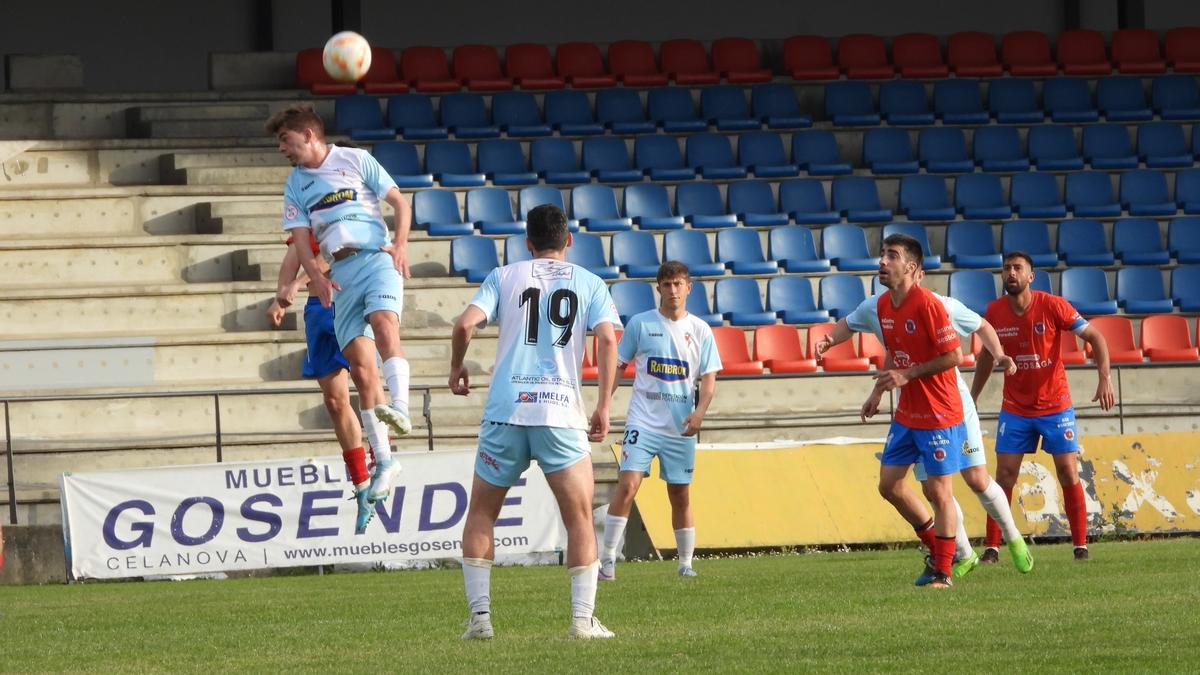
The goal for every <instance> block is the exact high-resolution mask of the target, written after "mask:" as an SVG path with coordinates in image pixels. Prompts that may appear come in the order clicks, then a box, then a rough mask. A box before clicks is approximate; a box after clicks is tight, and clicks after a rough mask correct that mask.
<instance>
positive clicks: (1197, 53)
mask: <svg viewBox="0 0 1200 675" xmlns="http://www.w3.org/2000/svg"><path fill="white" fill-rule="evenodd" d="M1163 47H1164V53H1165V55H1166V57H1167V63H1169V64H1170V65H1171V70H1174V71H1175V72H1177V73H1200V28H1196V27H1191V26H1188V27H1179V28H1172V29H1171V30H1169V31H1167V35H1166V37H1165V39H1164V40H1163Z"/></svg>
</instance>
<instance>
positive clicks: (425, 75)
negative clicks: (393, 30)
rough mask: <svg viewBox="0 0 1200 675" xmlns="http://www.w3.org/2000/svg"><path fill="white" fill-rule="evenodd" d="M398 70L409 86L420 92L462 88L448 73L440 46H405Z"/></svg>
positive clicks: (446, 62) (448, 68)
mask: <svg viewBox="0 0 1200 675" xmlns="http://www.w3.org/2000/svg"><path fill="white" fill-rule="evenodd" d="M400 70H402V71H403V72H404V79H405V80H406V81H407V82H408V84H409V86H411V87H413V88H415V89H416V90H417V91H422V92H447V91H458V90H459V89H461V88H462V83H461V82H459V81H458V80H457V79H455V77H454V76H453V75H451V74H450V63H449V62H448V61H447V60H446V52H444V51H442V49H441V47H406V48H405V49H404V51H403V52H402V53H401V54H400Z"/></svg>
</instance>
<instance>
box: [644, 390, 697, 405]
mask: <svg viewBox="0 0 1200 675" xmlns="http://www.w3.org/2000/svg"><path fill="white" fill-rule="evenodd" d="M638 393H639V394H641V393H642V392H638ZM642 395H643V396H645V397H646V399H647V400H650V401H666V402H667V403H691V402H692V397H691V396H689V395H687V394H672V393H669V392H665V391H648V392H646V393H645V394H642Z"/></svg>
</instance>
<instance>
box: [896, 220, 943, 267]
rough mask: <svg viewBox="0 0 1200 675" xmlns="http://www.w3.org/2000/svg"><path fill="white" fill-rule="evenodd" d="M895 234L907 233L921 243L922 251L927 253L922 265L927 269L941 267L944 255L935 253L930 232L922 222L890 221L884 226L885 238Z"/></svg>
mask: <svg viewBox="0 0 1200 675" xmlns="http://www.w3.org/2000/svg"><path fill="white" fill-rule="evenodd" d="M893 234H906V235H908V236H910V237H912V238H913V239H916V240H917V243H919V244H921V251H922V252H923V253H924V254H925V260H924V261H923V263H922V267H924V268H925V269H927V270H936V269H941V267H942V256H940V255H934V254H933V247H932V246H930V245H929V234H928V233H927V232H926V231H925V226H924V225H922V224H921V223H888V224H887V225H884V226H883V237H882V238H883V239H886V238H888V237H889V236H891V235H893Z"/></svg>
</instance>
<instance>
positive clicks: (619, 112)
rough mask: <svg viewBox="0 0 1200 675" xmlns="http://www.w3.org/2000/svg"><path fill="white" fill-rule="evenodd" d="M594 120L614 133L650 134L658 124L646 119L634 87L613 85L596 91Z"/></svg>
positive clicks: (640, 100)
mask: <svg viewBox="0 0 1200 675" xmlns="http://www.w3.org/2000/svg"><path fill="white" fill-rule="evenodd" d="M596 121H597V122H599V123H600V124H603V125H604V126H605V127H607V128H608V129H610V130H611V131H612V132H613V133H614V134H652V133H654V132H655V131H657V130H658V125H657V124H656V123H654V122H652V121H650V120H648V119H646V113H645V112H644V111H643V110H642V99H641V97H640V96H638V93H637V91H636V90H634V89H624V88H621V87H613V88H611V89H601V90H600V91H598V92H596Z"/></svg>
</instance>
